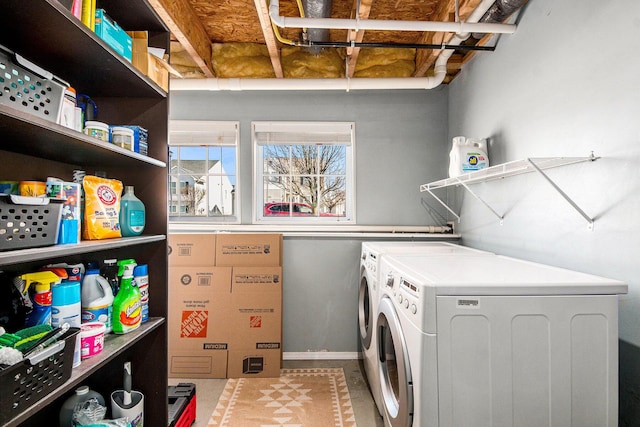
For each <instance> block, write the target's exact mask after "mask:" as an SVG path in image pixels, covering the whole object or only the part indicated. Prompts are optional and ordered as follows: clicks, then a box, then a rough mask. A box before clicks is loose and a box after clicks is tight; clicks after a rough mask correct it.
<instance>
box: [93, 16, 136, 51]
mask: <svg viewBox="0 0 640 427" xmlns="http://www.w3.org/2000/svg"><path fill="white" fill-rule="evenodd" d="M95 33H96V35H97V36H98V37H100V38H101V39H102V40H104V42H105V43H106V44H108V45H109V46H110V47H111V48H112V49H113V50H115V51H116V52H117V53H119V54H120V55H122V56H124V57H125V58H126V59H127V61H129V62H131V59H132V56H133V42H132V39H131V36H129V34H127V32H126V31H124V30H123V29H122V28H120V26H119V25H118V24H117V23H116V22H115V21H114V20H112V19H111V18H110V17H109V15H107V14H106V13H105V11H104V9H97V10H96V26H95Z"/></svg>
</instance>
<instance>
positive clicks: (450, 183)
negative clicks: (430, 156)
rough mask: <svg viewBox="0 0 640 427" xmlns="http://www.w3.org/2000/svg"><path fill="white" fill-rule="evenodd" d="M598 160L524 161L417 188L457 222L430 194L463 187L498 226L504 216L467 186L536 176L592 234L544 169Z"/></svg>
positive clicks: (454, 214)
mask: <svg viewBox="0 0 640 427" xmlns="http://www.w3.org/2000/svg"><path fill="white" fill-rule="evenodd" d="M597 159H599V157H596V156H594V155H593V153H591V155H590V156H588V157H530V158H526V159H523V160H515V161H512V162H507V163H502V164H499V165H495V166H491V167H488V168H485V169H481V170H478V171H474V172H470V173H466V174H462V175H459V176H456V177H452V178H446V179H441V180H439V181H434V182H430V183H428V184H423V185H421V186H420V191H421V192H427V193H429V194H431V196H432V197H433V198H434V199H436V200H437V201H438V202H439V203H440V204H441V205H442V206H444V208H445V209H447V210H448V211H449V212H450V213H451V214H452V215H453V216H455V217H456V218H457V219H458V222H460V216H459V215H458V214H456V213H455V212H454V211H453V210H452V209H451V208H450V207H449V206H448V205H447V204H446V203H445V202H444V201H443V200H442V199H440V198H439V197H438V196H436V194H435V193H434V192H433V191H434V190H437V189H440V188H446V187H455V186H459V185H460V186H462V187H464V189H465V190H467V191H468V192H469V193H470V194H471V195H472V196H473V197H475V198H476V199H477V200H478V201H480V202H481V203H482V204H483V205H485V206H486V207H487V208H488V209H489V210H490V211H491V212H492V213H493V214H494V215H495V216H496V217H498V219H499V220H500V225H502V223H503V220H504V215H501V214H499V213H498V212H497V211H496V210H495V209H494V208H492V207H491V206H490V205H489V204H488V203H487V202H486V201H484V200H483V199H482V198H481V197H480V196H478V195H477V194H476V193H474V192H473V190H471V188H470V185H472V184H479V183H481V182H487V181H491V180H495V179H501V178H507V177H510V176H516V175H522V174H525V173H533V172H536V173H538V174H539V175H540V176H542V177H543V178H544V179H545V180H546V181H547V182H548V183H549V184H551V186H552V187H553V188H554V189H555V190H556V191H557V192H558V193H559V194H560V195H561V196H562V197H563V198H564V199H565V200H566V201H567V202H568V203H569V204H570V205H571V206H572V207H573V208H574V209H575V210H576V211H577V212H578V213H579V214H580V215H581V216H582V217H583V218H584V219H585V220H586V221H587V223H588V227H589V229H590V230H593V223H594V220H593V218H591V217H590V216H589V215H587V214H586V213H585V212H584V211H583V210H582V209H581V208H580V207H579V206H578V205H577V204H576V203H575V202H574V201H573V200H572V199H571V198H570V197H569V196H568V195H567V194H566V193H565V192H564V191H562V189H561V188H560V187H559V186H558V185H557V184H556V183H555V182H553V180H552V179H551V178H549V176H548V175H547V174H546V173H544V172H543V171H544V170H546V169H552V168H557V167H561V166H567V165H572V164H575V163H583V162H593V161H595V160H597Z"/></svg>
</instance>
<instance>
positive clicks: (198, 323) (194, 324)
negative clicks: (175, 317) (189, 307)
mask: <svg viewBox="0 0 640 427" xmlns="http://www.w3.org/2000/svg"><path fill="white" fill-rule="evenodd" d="M208 320H209V312H208V311H206V310H196V311H183V312H182V323H181V324H180V338H206V337H207V325H208Z"/></svg>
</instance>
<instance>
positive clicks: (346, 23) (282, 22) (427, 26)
mask: <svg viewBox="0 0 640 427" xmlns="http://www.w3.org/2000/svg"><path fill="white" fill-rule="evenodd" d="M494 2H495V0H494V1H492V2H491V4H493V3H494ZM490 6H491V5H490ZM485 12H486V10H485ZM483 14H484V12H483ZM269 16H270V17H271V21H272V22H273V23H274V24H275V25H277V26H278V27H280V28H323V29H342V30H354V31H360V30H381V31H383V30H384V31H422V32H424V31H434V32H445V33H456V34H462V33H471V32H473V33H493V34H513V33H515V31H516V25H514V24H488V23H478V22H477V21H478V20H479V19H480V17H481V16H480V17H478V19H476V20H475V21H473V20H471V19H467V22H441V21H397V20H384V19H381V20H373V19H359V18H356V19H336V18H295V17H285V16H282V15H280V2H279V0H271V3H270V5H269Z"/></svg>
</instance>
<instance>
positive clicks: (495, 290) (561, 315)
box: [376, 254, 627, 427]
mask: <svg viewBox="0 0 640 427" xmlns="http://www.w3.org/2000/svg"><path fill="white" fill-rule="evenodd" d="M380 277H381V278H380V293H381V299H380V303H379V307H378V311H379V314H378V318H377V321H376V325H377V327H376V334H377V337H376V339H377V340H378V341H379V344H378V355H377V357H378V358H379V364H378V366H379V376H380V390H381V400H382V403H383V405H382V406H383V417H384V421H385V425H387V426H392V427H410V426H414V427H457V426H474V427H492V426H504V427H509V426H523V427H539V426H551V425H561V426H568V425H579V426H582V427H603V426H615V425H617V421H618V354H617V351H618V295H619V294H624V293H626V292H627V285H626V284H624V283H622V282H619V281H616V280H611V279H606V278H602V277H598V276H593V275H589V274H584V273H579V272H574V271H570V270H566V269H561V268H557V267H551V266H546V265H542V264H536V263H531V262H527V261H522V260H517V259H514V258H508V257H503V256H498V255H495V256H488V257H478V256H469V255H465V254H459V255H454V256H448V257H424V256H414V255H410V256H407V255H386V256H384V257H383V259H382V261H381V266H380Z"/></svg>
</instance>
